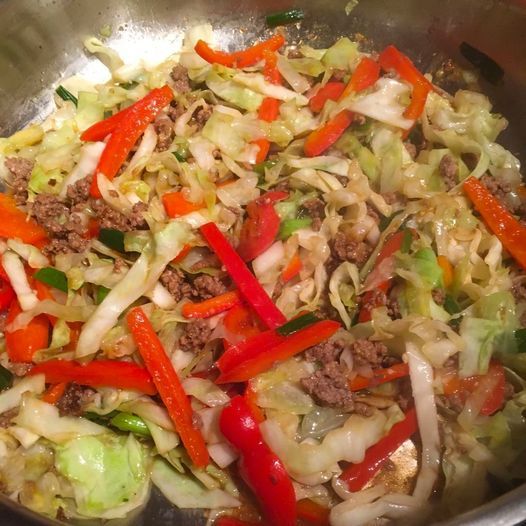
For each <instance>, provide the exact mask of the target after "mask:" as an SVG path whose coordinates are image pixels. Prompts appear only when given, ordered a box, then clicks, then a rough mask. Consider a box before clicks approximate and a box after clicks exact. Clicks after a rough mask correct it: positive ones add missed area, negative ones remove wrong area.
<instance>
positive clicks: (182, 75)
mask: <svg viewBox="0 0 526 526" xmlns="http://www.w3.org/2000/svg"><path fill="white" fill-rule="evenodd" d="M170 77H171V78H172V80H173V84H172V86H173V89H174V91H175V92H176V93H177V94H180V93H188V92H189V91H192V88H191V86H190V79H189V78H188V70H187V69H186V68H185V67H184V66H181V64H177V65H176V66H174V68H173V69H172V71H171V72H170Z"/></svg>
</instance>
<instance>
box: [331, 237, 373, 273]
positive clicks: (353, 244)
mask: <svg viewBox="0 0 526 526" xmlns="http://www.w3.org/2000/svg"><path fill="white" fill-rule="evenodd" d="M329 245H330V248H331V256H332V258H333V259H335V260H336V261H337V262H338V263H341V262H343V261H350V262H351V263H355V264H356V265H357V266H358V267H361V266H362V265H363V264H364V263H365V262H366V261H367V259H368V258H369V256H370V255H371V251H372V248H371V247H370V246H369V245H368V244H367V243H364V242H363V241H356V240H354V239H351V238H350V237H348V236H346V235H345V234H344V233H343V232H337V234H336V236H334V239H332V240H331V242H330V243H329Z"/></svg>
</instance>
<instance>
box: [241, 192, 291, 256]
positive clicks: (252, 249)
mask: <svg viewBox="0 0 526 526" xmlns="http://www.w3.org/2000/svg"><path fill="white" fill-rule="evenodd" d="M287 197H288V193H287V192H267V193H266V194H263V195H262V196H261V197H258V198H257V199H254V200H253V201H250V203H248V205H247V208H246V210H247V218H246V219H245V222H244V223H243V226H242V227H241V232H240V234H239V245H238V247H237V252H238V254H239V255H240V256H241V257H242V258H243V259H244V260H245V261H252V260H253V259H254V258H256V257H257V256H259V255H260V254H263V252H265V250H267V248H269V247H270V245H272V243H274V240H275V239H276V236H277V235H278V232H279V225H280V219H279V216H278V214H277V213H276V210H275V209H274V203H275V202H277V201H281V200H282V199H286V198H287Z"/></svg>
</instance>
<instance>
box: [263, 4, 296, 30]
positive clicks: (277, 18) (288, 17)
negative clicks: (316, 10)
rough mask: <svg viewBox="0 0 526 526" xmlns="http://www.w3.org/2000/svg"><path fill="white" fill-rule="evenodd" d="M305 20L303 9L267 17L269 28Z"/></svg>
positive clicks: (280, 12)
mask: <svg viewBox="0 0 526 526" xmlns="http://www.w3.org/2000/svg"><path fill="white" fill-rule="evenodd" d="M304 18H305V13H304V12H303V9H297V8H293V9H287V11H279V12H278V13H271V14H270V15H267V16H266V17H265V20H266V22H267V26H269V27H276V26H284V25H287V24H295V23H296V22H300V21H301V20H303V19H304Z"/></svg>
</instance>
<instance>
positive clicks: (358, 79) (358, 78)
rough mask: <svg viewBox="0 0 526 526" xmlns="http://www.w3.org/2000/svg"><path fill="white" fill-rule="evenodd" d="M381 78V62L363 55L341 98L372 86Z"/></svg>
mask: <svg viewBox="0 0 526 526" xmlns="http://www.w3.org/2000/svg"><path fill="white" fill-rule="evenodd" d="M379 78H380V64H378V62H376V61H374V60H373V59H372V58H369V57H363V58H362V60H360V62H359V63H358V65H357V66H356V69H355V70H354V72H353V74H352V75H351V79H350V80H349V83H348V84H347V86H345V89H344V90H343V93H342V94H341V96H340V100H342V99H344V98H345V97H347V96H348V95H350V94H351V93H358V92H360V91H363V90H364V89H367V88H369V87H370V86H372V85H373V84H374V83H375V82H376V81H377V80H378V79H379Z"/></svg>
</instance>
